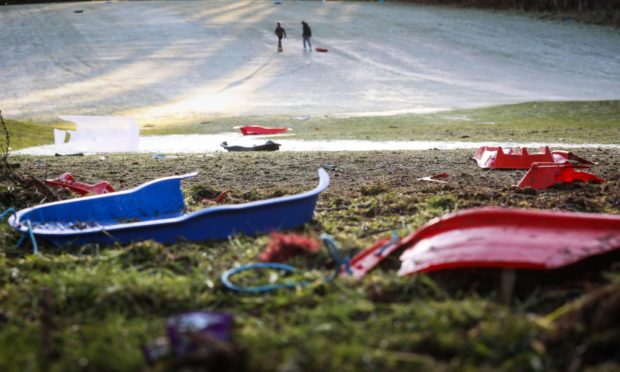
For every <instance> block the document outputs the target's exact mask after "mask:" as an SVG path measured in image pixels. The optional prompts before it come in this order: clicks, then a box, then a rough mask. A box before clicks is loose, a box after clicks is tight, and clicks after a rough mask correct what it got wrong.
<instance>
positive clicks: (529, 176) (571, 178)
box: [518, 162, 605, 190]
mask: <svg viewBox="0 0 620 372" xmlns="http://www.w3.org/2000/svg"><path fill="white" fill-rule="evenodd" d="M588 167H589V166H587V165H574V164H571V163H569V162H566V163H564V164H557V163H534V164H532V167H531V168H530V170H529V171H528V172H527V173H526V174H525V176H523V178H522V179H521V181H520V182H519V185H518V186H519V187H520V188H526V187H531V188H533V189H536V190H542V189H546V188H548V187H551V186H553V185H555V184H556V183H570V182H575V181H582V182H605V179H603V178H600V177H597V176H595V175H593V174H591V173H588V172H580V171H577V170H575V169H576V168H588Z"/></svg>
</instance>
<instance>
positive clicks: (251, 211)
mask: <svg viewBox="0 0 620 372" xmlns="http://www.w3.org/2000/svg"><path fill="white" fill-rule="evenodd" d="M196 174H197V172H195V173H189V174H185V175H181V176H173V177H166V178H160V179H157V180H154V181H151V182H147V183H145V184H143V185H141V186H138V187H136V188H134V189H131V190H127V191H119V192H115V193H111V194H103V195H95V196H88V197H84V198H80V199H72V200H66V201H60V202H54V203H47V204H42V205H40V206H36V207H33V208H27V209H23V210H21V211H19V212H17V214H15V215H14V216H12V217H11V218H10V219H9V224H10V225H11V226H12V227H13V228H14V229H16V230H18V231H20V232H22V233H27V232H28V221H30V223H31V225H32V232H33V233H34V235H35V236H36V237H37V238H42V239H45V240H46V241H49V242H52V243H54V244H57V245H65V244H76V245H82V244H85V243H91V242H95V243H100V244H104V245H106V244H114V243H128V242H133V241H140V240H149V239H150V240H154V241H157V242H161V243H173V242H175V241H178V240H194V241H195V240H207V239H221V238H227V237H229V236H231V235H235V234H248V235H252V234H260V233H268V232H271V231H274V230H280V229H290V228H294V227H297V226H300V225H303V224H304V223H306V222H308V221H310V220H311V219H312V215H313V213H314V208H315V206H316V201H317V198H318V195H319V193H321V192H322V191H323V190H325V189H326V188H327V186H329V176H328V175H327V173H326V172H325V170H323V169H319V185H318V186H317V187H316V188H315V189H314V190H311V191H307V192H304V193H301V194H297V195H290V196H284V197H281V198H273V199H267V200H260V201H254V202H249V203H243V204H236V205H222V206H215V207H209V208H206V209H202V210H199V211H196V212H192V213H188V214H184V210H185V202H184V200H183V193H182V192H181V180H183V179H185V178H188V177H192V176H195V175H196Z"/></svg>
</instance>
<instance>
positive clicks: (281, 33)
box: [275, 22, 286, 52]
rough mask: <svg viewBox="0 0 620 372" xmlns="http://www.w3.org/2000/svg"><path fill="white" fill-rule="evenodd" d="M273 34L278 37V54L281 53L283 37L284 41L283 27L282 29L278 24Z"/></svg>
mask: <svg viewBox="0 0 620 372" xmlns="http://www.w3.org/2000/svg"><path fill="white" fill-rule="evenodd" d="M275 33H276V35H277V36H278V52H281V51H282V38H283V37H284V38H285V39H286V30H285V29H284V27H282V25H281V24H280V22H278V25H277V27H276V31H275Z"/></svg>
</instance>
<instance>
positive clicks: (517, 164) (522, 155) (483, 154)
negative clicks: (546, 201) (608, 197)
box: [472, 146, 596, 169]
mask: <svg viewBox="0 0 620 372" xmlns="http://www.w3.org/2000/svg"><path fill="white" fill-rule="evenodd" d="M472 158H473V159H474V160H476V162H477V163H478V166H479V167H480V168H493V169H529V168H530V166H531V165H532V164H533V163H565V162H567V161H574V162H577V163H580V164H590V165H593V164H596V163H593V162H591V161H589V160H586V159H584V158H582V157H580V156H577V155H575V154H573V153H572V152H570V151H564V150H554V151H551V150H550V149H549V146H543V147H540V148H538V152H537V153H530V152H528V150H527V149H526V148H517V147H515V148H502V147H501V146H498V147H494V146H482V147H480V148H478V149H477V150H476V152H474V156H473V157H472Z"/></svg>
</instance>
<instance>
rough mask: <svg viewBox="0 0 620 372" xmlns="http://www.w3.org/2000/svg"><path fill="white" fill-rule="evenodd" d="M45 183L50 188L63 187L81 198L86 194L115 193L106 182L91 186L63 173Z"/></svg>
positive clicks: (69, 174)
mask: <svg viewBox="0 0 620 372" xmlns="http://www.w3.org/2000/svg"><path fill="white" fill-rule="evenodd" d="M45 183H47V184H48V185H51V186H59V187H65V188H67V189H69V190H71V191H73V192H75V193H77V194H80V195H82V196H83V195H86V194H96V195H99V194H107V193H110V192H115V191H116V190H114V187H112V185H110V183H109V182H107V181H101V182H98V183H96V184H94V185H91V184H88V183H82V182H78V181H76V180H75V179H74V178H73V175H72V174H71V173H65V174H63V175H62V176H60V177H58V178H55V179H47V180H45Z"/></svg>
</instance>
